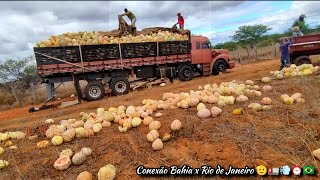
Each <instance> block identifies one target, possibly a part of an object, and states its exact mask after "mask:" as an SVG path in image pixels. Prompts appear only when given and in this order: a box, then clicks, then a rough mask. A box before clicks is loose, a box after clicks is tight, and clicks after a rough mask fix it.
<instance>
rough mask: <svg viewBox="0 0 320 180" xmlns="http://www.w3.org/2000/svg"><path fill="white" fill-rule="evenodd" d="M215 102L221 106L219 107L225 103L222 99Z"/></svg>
mask: <svg viewBox="0 0 320 180" xmlns="http://www.w3.org/2000/svg"><path fill="white" fill-rule="evenodd" d="M217 104H218V106H221V107H222V106H225V105H226V103H225V102H224V101H218V103H217Z"/></svg>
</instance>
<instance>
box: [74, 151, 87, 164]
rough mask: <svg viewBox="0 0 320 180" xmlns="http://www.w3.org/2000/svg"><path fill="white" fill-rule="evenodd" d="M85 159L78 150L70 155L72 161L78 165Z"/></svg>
mask: <svg viewBox="0 0 320 180" xmlns="http://www.w3.org/2000/svg"><path fill="white" fill-rule="evenodd" d="M86 159H87V156H86V155H85V154H83V153H82V152H81V151H80V152H78V153H76V154H75V155H73V156H72V163H73V164H75V165H80V164H82V163H84V161H85V160H86Z"/></svg>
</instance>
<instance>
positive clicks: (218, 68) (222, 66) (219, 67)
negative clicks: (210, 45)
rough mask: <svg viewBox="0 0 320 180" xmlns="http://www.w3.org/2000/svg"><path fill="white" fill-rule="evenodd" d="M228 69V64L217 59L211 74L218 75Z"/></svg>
mask: <svg viewBox="0 0 320 180" xmlns="http://www.w3.org/2000/svg"><path fill="white" fill-rule="evenodd" d="M227 68H228V64H227V62H226V61H225V60H223V59H218V60H217V61H216V62H215V63H214V65H213V68H212V74H214V75H219V73H220V72H225V71H226V70H227Z"/></svg>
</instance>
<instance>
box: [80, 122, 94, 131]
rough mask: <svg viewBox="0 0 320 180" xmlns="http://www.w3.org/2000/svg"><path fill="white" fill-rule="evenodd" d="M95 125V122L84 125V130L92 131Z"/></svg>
mask: <svg viewBox="0 0 320 180" xmlns="http://www.w3.org/2000/svg"><path fill="white" fill-rule="evenodd" d="M93 125H94V122H93V121H90V120H89V121H86V122H85V123H84V125H83V127H84V129H92V128H93Z"/></svg>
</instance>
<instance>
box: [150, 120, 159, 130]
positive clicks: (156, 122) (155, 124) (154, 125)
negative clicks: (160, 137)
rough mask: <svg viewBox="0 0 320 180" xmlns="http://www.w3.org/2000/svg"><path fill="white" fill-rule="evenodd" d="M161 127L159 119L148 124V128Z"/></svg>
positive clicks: (156, 128) (155, 128)
mask: <svg viewBox="0 0 320 180" xmlns="http://www.w3.org/2000/svg"><path fill="white" fill-rule="evenodd" d="M160 127H161V123H160V122H159V121H152V122H151V123H150V124H149V130H150V131H151V130H158V129H160Z"/></svg>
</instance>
